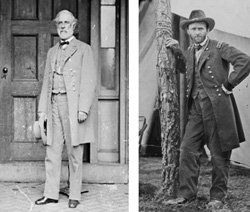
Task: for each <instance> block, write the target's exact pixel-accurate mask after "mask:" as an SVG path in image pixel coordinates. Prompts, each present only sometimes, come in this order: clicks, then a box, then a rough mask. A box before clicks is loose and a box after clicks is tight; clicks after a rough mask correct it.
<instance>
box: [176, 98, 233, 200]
mask: <svg viewBox="0 0 250 212" xmlns="http://www.w3.org/2000/svg"><path fill="white" fill-rule="evenodd" d="M192 101H193V102H192V104H191V108H190V110H189V115H188V121H187V125H186V129H185V134H184V137H183V141H182V143H181V148H180V149H181V151H180V167H179V176H180V189H179V195H180V196H183V197H185V198H187V199H190V198H193V197H195V196H197V191H198V189H197V184H198V179H199V173H200V156H201V153H202V148H203V146H204V145H205V144H207V146H208V148H209V149H210V152H211V159H212V167H213V169H212V186H211V189H210V199H211V200H212V199H217V200H223V199H224V198H225V196H226V192H227V182H228V174H229V167H230V161H229V159H230V156H231V151H228V152H222V150H221V146H220V141H219V137H218V133H217V126H216V122H215V117H214V113H213V108H212V104H211V102H210V99H209V98H208V97H206V98H204V99H200V98H199V96H198V97H197V98H196V99H195V100H192Z"/></svg>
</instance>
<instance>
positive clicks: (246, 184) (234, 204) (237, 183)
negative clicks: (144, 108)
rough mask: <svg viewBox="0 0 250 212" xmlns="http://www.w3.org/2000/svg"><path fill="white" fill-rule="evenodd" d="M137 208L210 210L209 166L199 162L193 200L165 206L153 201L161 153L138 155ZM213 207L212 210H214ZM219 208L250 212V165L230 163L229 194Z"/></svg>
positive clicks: (149, 210)
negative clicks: (196, 185)
mask: <svg viewBox="0 0 250 212" xmlns="http://www.w3.org/2000/svg"><path fill="white" fill-rule="evenodd" d="M139 161H140V162H139V211H141V212H144V211H145V212H163V211H164V212H196V211H198V212H201V211H204V212H209V211H211V210H208V209H207V208H206V205H207V203H208V200H209V188H210V186H211V166H210V165H209V164H208V163H205V162H204V163H202V166H201V174H200V178H199V193H198V197H197V199H196V200H195V201H193V202H191V203H186V204H184V205H182V206H166V205H164V204H162V203H158V202H156V201H155V199H154V198H155V194H156V192H157V191H158V190H159V189H160V186H161V157H140V160H139ZM214 211H215V210H214ZM216 211H218V212H250V169H246V168H243V167H239V166H235V165H232V167H231V170H230V178H229V184H228V196H227V198H226V201H225V205H224V206H223V208H221V209H219V210H216Z"/></svg>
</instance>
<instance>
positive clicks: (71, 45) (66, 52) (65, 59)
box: [62, 38, 77, 67]
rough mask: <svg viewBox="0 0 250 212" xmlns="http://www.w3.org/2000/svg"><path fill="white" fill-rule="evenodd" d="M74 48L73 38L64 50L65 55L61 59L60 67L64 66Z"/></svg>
mask: <svg viewBox="0 0 250 212" xmlns="http://www.w3.org/2000/svg"><path fill="white" fill-rule="evenodd" d="M76 50H77V44H76V39H75V38H74V39H73V40H72V41H71V42H70V44H69V46H68V47H67V49H66V51H65V57H64V58H63V60H62V67H63V66H64V64H65V62H66V61H67V60H68V59H69V58H70V57H71V56H72V55H73V54H74V53H75V52H76Z"/></svg>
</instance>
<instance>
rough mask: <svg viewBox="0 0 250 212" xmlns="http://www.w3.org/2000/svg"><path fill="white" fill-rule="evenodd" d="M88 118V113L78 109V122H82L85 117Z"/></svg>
mask: <svg viewBox="0 0 250 212" xmlns="http://www.w3.org/2000/svg"><path fill="white" fill-rule="evenodd" d="M87 118H88V114H87V113H85V112H83V111H79V112H78V122H79V123H82V122H84V121H85V120H86V119H87Z"/></svg>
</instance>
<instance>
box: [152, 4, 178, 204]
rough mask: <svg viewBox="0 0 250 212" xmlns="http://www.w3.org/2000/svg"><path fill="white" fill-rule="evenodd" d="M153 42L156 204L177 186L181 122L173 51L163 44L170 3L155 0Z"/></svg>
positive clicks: (169, 30) (173, 193)
mask: <svg viewBox="0 0 250 212" xmlns="http://www.w3.org/2000/svg"><path fill="white" fill-rule="evenodd" d="M155 10H156V12H155V14H156V39H157V48H158V57H157V68H156V69H157V72H158V99H157V104H158V108H159V111H160V122H161V145H162V186H161V189H160V190H159V191H158V193H157V195H156V199H157V200H158V201H161V200H165V199H167V198H169V197H170V196H171V197H174V196H176V193H177V185H178V167H179V143H180V122H179V121H180V120H179V116H180V115H179V99H178V89H177V73H176V70H175V58H174V55H173V54H172V51H171V50H170V49H169V48H166V47H165V41H166V39H167V38H168V37H172V25H171V7H170V0H155Z"/></svg>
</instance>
